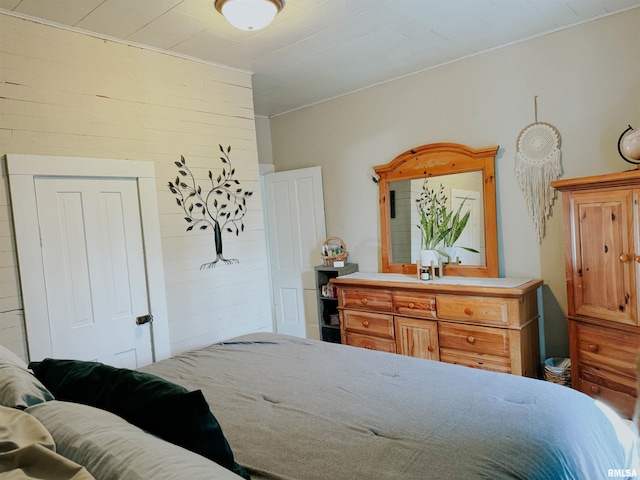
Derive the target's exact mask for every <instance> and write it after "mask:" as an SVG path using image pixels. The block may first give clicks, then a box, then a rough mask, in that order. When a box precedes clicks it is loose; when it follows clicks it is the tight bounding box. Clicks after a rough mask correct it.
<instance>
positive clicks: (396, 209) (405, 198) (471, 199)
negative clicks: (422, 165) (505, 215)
mask: <svg viewBox="0 0 640 480" xmlns="http://www.w3.org/2000/svg"><path fill="white" fill-rule="evenodd" d="M424 188H427V189H428V190H429V191H430V192H432V193H434V194H440V195H441V198H442V199H443V200H444V203H443V206H444V208H445V209H446V211H447V212H450V213H451V214H455V213H456V212H459V214H460V218H464V216H465V214H466V213H467V212H469V216H468V219H467V222H466V224H465V225H464V228H463V229H462V230H461V232H460V235H459V236H458V237H457V238H456V239H455V241H452V242H449V243H451V245H447V242H446V241H444V242H443V241H441V240H440V241H437V246H436V247H435V249H436V250H439V251H441V252H443V253H445V254H448V255H449V256H450V257H452V258H451V259H449V258H446V257H443V260H444V261H450V260H451V261H454V262H455V261H457V262H458V263H460V264H461V265H485V264H486V262H485V258H486V255H485V245H484V239H485V234H484V207H483V198H482V172H480V171H475V172H466V173H456V174H450V175H439V176H434V177H430V178H428V179H422V178H418V179H413V180H400V181H391V182H389V199H390V219H389V222H390V223H389V225H390V230H391V232H390V233H391V252H390V253H391V262H392V263H416V262H417V260H418V257H419V255H420V249H421V248H424V246H425V245H424V239H423V234H422V232H421V229H420V227H419V225H420V220H421V214H420V210H419V208H418V203H419V200H420V198H421V195H422V194H423V191H424V190H423V189H424ZM423 198H424V197H423ZM423 203H424V202H423ZM436 240H437V239H436ZM445 247H455V248H454V249H450V248H445ZM474 251H475V252H474Z"/></svg>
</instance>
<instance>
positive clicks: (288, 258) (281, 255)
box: [264, 167, 326, 338]
mask: <svg viewBox="0 0 640 480" xmlns="http://www.w3.org/2000/svg"><path fill="white" fill-rule="evenodd" d="M264 193H265V195H264V197H265V206H266V213H267V230H268V238H269V257H270V265H271V283H272V289H273V302H274V310H275V317H276V331H277V332H278V333H284V334H287V335H294V336H297V337H303V338H305V337H307V334H309V337H310V338H318V332H319V327H318V312H317V306H316V292H315V288H316V287H315V275H314V273H315V272H314V266H316V265H319V264H320V253H321V248H322V243H323V242H324V240H325V239H326V229H325V218H324V196H323V194H322V170H321V169H320V167H310V168H303V169H299V170H289V171H286V172H276V173H268V174H266V175H265V176H264Z"/></svg>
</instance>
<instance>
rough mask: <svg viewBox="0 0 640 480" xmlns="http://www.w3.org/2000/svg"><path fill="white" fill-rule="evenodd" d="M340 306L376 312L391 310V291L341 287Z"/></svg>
mask: <svg viewBox="0 0 640 480" xmlns="http://www.w3.org/2000/svg"><path fill="white" fill-rule="evenodd" d="M341 306H342V307H343V308H357V309H360V310H372V311H376V312H393V304H392V301H391V292H388V291H382V290H374V289H366V288H344V289H342V301H341Z"/></svg>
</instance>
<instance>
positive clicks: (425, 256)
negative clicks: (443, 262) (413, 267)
mask: <svg viewBox="0 0 640 480" xmlns="http://www.w3.org/2000/svg"><path fill="white" fill-rule="evenodd" d="M439 260H440V254H439V253H438V251H437V250H420V265H422V266H423V267H429V266H431V262H433V264H434V265H438V261H439Z"/></svg>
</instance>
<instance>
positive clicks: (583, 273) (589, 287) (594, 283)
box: [569, 190, 637, 325]
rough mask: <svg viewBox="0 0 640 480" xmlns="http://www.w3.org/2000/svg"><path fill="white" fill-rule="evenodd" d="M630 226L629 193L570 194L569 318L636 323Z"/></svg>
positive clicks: (631, 231)
mask: <svg viewBox="0 0 640 480" xmlns="http://www.w3.org/2000/svg"><path fill="white" fill-rule="evenodd" d="M634 221H635V220H634V204H633V195H632V191H631V190H626V191H625V190H622V191H604V192H603V191H596V192H578V193H574V194H572V196H571V222H572V228H573V231H574V235H573V245H572V255H573V258H574V262H573V268H572V270H573V271H572V279H571V280H572V282H573V308H572V306H571V304H570V306H569V315H570V316H572V315H583V316H588V317H593V318H600V319H605V320H611V321H614V322H619V323H622V324H628V325H636V324H637V322H636V281H635V269H636V262H635V254H634V235H633V232H634Z"/></svg>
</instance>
